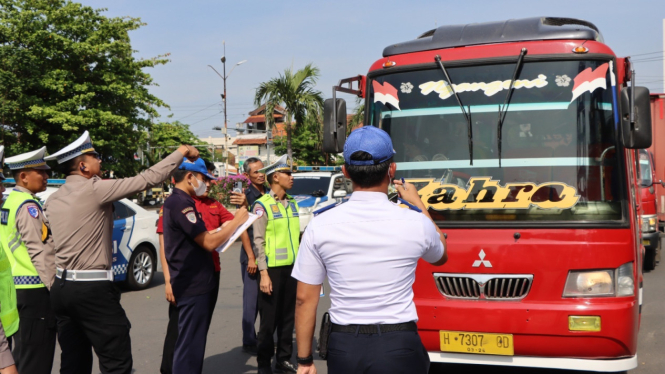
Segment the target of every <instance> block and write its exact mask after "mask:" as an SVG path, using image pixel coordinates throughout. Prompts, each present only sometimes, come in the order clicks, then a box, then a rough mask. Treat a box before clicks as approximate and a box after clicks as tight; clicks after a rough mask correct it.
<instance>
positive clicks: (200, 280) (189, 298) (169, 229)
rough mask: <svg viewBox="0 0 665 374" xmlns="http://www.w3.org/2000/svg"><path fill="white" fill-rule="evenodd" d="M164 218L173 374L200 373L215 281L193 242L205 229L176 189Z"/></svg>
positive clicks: (189, 202) (206, 257)
mask: <svg viewBox="0 0 665 374" xmlns="http://www.w3.org/2000/svg"><path fill="white" fill-rule="evenodd" d="M163 217H164V254H165V255H166V262H167V263H168V267H169V272H170V274H171V288H172V289H173V296H174V297H175V301H176V305H177V308H178V314H179V317H178V340H177V341H176V346H175V353H174V357H173V372H174V373H200V372H201V370H202V369H203V358H204V353H205V345H206V337H207V335H208V328H209V327H210V304H211V293H212V292H213V290H214V289H215V280H216V278H215V267H214V265H213V262H212V254H211V253H210V252H208V251H206V250H205V249H203V248H201V247H199V245H198V244H196V242H195V241H194V238H196V237H197V236H198V235H199V234H201V233H203V232H205V231H206V226H205V224H204V222H203V218H202V217H201V214H200V213H199V211H198V210H197V209H196V204H195V201H194V199H193V198H192V197H191V196H190V195H189V194H187V193H186V192H184V191H182V190H180V189H178V188H174V189H173V194H172V195H171V196H170V197H169V198H168V199H166V202H165V203H164V215H163Z"/></svg>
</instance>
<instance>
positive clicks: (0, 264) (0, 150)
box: [0, 145, 19, 374]
mask: <svg viewBox="0 0 665 374" xmlns="http://www.w3.org/2000/svg"><path fill="white" fill-rule="evenodd" d="M4 153H5V147H4V146H2V145H0V165H4ZM3 180H5V176H4V175H3V174H2V168H1V167H0V194H2V192H4V191H5V187H4V186H3V185H2V181H3ZM18 325H19V317H18V308H17V306H16V291H15V289H14V279H13V277H12V268H11V264H10V263H9V259H8V258H7V256H6V255H5V251H3V250H0V371H2V373H3V374H5V373H6V374H17V373H18V372H17V371H16V365H15V364H14V358H13V357H12V352H11V350H10V349H9V342H8V340H7V338H9V337H11V336H12V335H14V334H15V333H16V331H18Z"/></svg>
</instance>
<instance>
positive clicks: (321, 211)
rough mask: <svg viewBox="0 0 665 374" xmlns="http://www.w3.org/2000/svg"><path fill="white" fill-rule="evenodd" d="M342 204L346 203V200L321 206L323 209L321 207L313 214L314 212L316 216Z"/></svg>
mask: <svg viewBox="0 0 665 374" xmlns="http://www.w3.org/2000/svg"><path fill="white" fill-rule="evenodd" d="M342 204H344V201H341V202H339V203H335V204H330V205H328V206H324V207H323V208H321V209H319V210H316V211H314V212H313V213H312V214H314V216H315V217H316V216H318V215H319V214H321V213H325V212H327V211H329V210H331V209H332V208H335V207H338V206H340V205H342Z"/></svg>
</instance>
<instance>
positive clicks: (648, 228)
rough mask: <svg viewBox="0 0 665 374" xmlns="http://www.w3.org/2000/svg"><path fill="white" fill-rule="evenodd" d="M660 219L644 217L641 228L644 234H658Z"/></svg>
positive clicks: (641, 219)
mask: <svg viewBox="0 0 665 374" xmlns="http://www.w3.org/2000/svg"><path fill="white" fill-rule="evenodd" d="M657 225H658V218H656V217H649V216H644V217H640V226H641V227H642V232H656V229H657V228H658V226H657Z"/></svg>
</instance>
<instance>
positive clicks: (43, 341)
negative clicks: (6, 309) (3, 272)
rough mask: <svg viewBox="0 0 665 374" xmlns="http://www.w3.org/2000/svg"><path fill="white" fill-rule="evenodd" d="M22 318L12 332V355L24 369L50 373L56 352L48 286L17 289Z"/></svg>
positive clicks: (43, 373) (22, 369) (20, 369)
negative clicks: (15, 329) (16, 329)
mask: <svg viewBox="0 0 665 374" xmlns="http://www.w3.org/2000/svg"><path fill="white" fill-rule="evenodd" d="M16 302H17V307H18V314H19V318H20V322H19V328H18V331H17V332H16V334H14V335H13V336H12V340H13V342H12V345H13V346H14V350H13V351H12V356H14V360H15V361H16V368H17V369H18V370H19V371H20V372H21V373H31V374H51V369H52V368H53V356H54V355H55V338H56V331H57V330H56V323H55V314H54V313H53V309H52V308H51V296H50V295H49V291H48V289H46V287H41V288H31V289H18V290H16Z"/></svg>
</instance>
